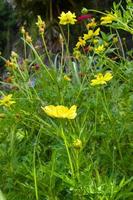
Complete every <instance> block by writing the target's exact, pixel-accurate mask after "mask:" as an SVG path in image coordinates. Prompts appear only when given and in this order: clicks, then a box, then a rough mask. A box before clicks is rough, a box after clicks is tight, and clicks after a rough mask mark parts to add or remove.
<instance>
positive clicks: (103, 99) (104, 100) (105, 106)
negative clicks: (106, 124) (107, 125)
mask: <svg viewBox="0 0 133 200" xmlns="http://www.w3.org/2000/svg"><path fill="white" fill-rule="evenodd" d="M101 97H102V101H103V106H104V109H105V111H106V113H107V116H108V118H109V120H110V121H111V117H110V114H109V110H108V107H107V99H106V95H105V90H104V89H103V95H102V96H101Z"/></svg>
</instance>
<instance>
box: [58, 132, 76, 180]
mask: <svg viewBox="0 0 133 200" xmlns="http://www.w3.org/2000/svg"><path fill="white" fill-rule="evenodd" d="M61 135H62V138H63V140H64V144H65V147H66V151H67V155H68V160H69V164H70V168H71V172H72V176H73V177H74V169H73V164H72V159H71V155H70V151H69V148H68V143H67V139H66V136H65V134H64V131H63V128H61Z"/></svg>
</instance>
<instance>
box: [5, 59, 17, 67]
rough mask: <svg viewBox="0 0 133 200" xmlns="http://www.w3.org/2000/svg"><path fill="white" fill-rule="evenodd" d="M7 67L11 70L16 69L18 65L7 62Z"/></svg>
mask: <svg viewBox="0 0 133 200" xmlns="http://www.w3.org/2000/svg"><path fill="white" fill-rule="evenodd" d="M5 66H6V67H9V68H10V69H16V63H14V62H11V61H10V60H6V62H5Z"/></svg>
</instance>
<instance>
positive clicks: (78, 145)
mask: <svg viewBox="0 0 133 200" xmlns="http://www.w3.org/2000/svg"><path fill="white" fill-rule="evenodd" d="M73 147H74V148H75V149H78V150H79V149H81V148H82V141H81V140H80V139H76V140H74V142H73Z"/></svg>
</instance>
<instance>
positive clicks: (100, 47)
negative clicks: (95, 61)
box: [94, 44, 105, 53]
mask: <svg viewBox="0 0 133 200" xmlns="http://www.w3.org/2000/svg"><path fill="white" fill-rule="evenodd" d="M94 51H95V53H102V52H104V51H105V47H104V45H103V44H102V45H99V46H98V47H97V48H95V50H94Z"/></svg>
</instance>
